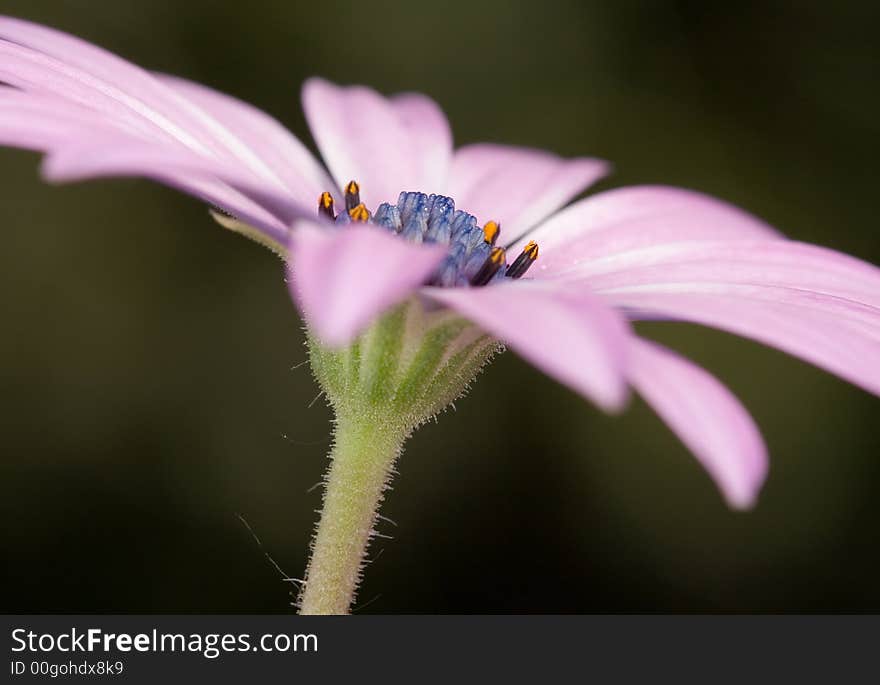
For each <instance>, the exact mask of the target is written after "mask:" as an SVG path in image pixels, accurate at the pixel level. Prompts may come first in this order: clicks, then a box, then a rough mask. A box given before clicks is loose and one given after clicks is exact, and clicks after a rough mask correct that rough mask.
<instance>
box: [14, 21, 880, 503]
mask: <svg viewBox="0 0 880 685" xmlns="http://www.w3.org/2000/svg"><path fill="white" fill-rule="evenodd" d="M0 81H2V82H4V83H6V84H8V87H3V88H2V90H0V143H3V144H6V145H11V146H17V147H23V148H29V149H35V150H40V151H43V152H45V153H46V157H45V160H44V162H43V167H42V168H43V173H44V175H45V177H46V178H47V179H49V180H52V181H69V180H74V179H83V178H88V177H97V176H120V175H138V176H146V177H150V178H153V179H155V180H157V181H160V182H162V183H166V184H168V185H171V186H174V187H176V188H178V189H180V190H182V191H184V192H186V193H189V194H191V195H194V196H196V197H198V198H200V199H201V200H203V201H205V202H207V203H209V204H210V205H212V206H214V207H217V208H219V209H221V210H222V211H223V212H225V213H227V214H228V215H231V216H230V217H220V220H221V221H224V222H225V223H227V224H228V225H233V226H235V227H237V228H238V229H239V230H244V231H253V232H254V235H255V237H257V238H258V239H260V240H262V241H264V242H267V243H270V244H272V245H274V246H275V247H276V248H277V249H279V251H282V252H286V251H287V249H288V247H289V248H290V252H289V254H290V258H289V261H290V267H291V272H292V276H293V278H292V282H293V287H292V292H293V295H294V298H295V300H296V302H297V304H298V306H299V307H300V309H301V311H302V312H303V315H304V318H305V319H306V321H307V322H308V325H309V327H310V328H311V330H312V331H314V332H315V333H316V334H317V335H318V337H319V338H321V340H322V341H324V342H325V343H327V344H330V345H342V344H345V343H347V342H348V341H350V340H351V339H352V338H353V337H354V336H355V335H357V334H358V333H359V332H361V331H362V330H363V329H364V328H365V327H366V326H367V325H368V324H369V323H370V322H371V321H372V320H374V319H375V318H376V317H377V315H379V314H381V313H383V312H384V311H386V310H387V309H388V308H389V307H391V306H392V305H394V304H397V303H399V302H402V301H403V300H405V299H407V298H410V297H412V296H414V295H416V296H419V297H421V298H423V300H424V301H431V302H434V303H436V304H438V305H440V306H442V307H447V308H450V309H452V310H455V311H457V312H458V313H459V314H460V315H462V316H464V317H465V318H467V319H469V320H470V321H472V322H474V323H475V324H477V325H478V326H479V327H481V328H482V329H484V330H485V331H487V332H489V333H490V334H492V335H493V336H495V337H496V338H497V339H499V340H501V341H503V342H504V343H505V344H506V345H507V346H508V347H510V348H511V349H512V350H514V351H515V352H517V353H518V354H520V355H521V356H522V357H524V358H525V359H527V360H529V361H530V362H531V363H533V364H535V365H536V366H538V367H539V368H541V369H542V370H543V371H545V372H546V373H547V374H549V375H550V376H552V377H554V378H556V379H557V380H559V381H560V382H562V383H565V384H567V385H568V386H570V387H572V388H573V389H575V390H576V391H578V392H579V393H581V394H582V395H584V396H585V397H587V398H589V399H591V400H593V401H594V402H596V403H597V404H598V405H599V406H601V407H603V408H605V409H607V410H617V409H620V408H621V407H622V406H623V405H624V403H625V401H626V398H627V393H628V389H629V388H633V389H634V390H635V391H636V392H638V393H639V394H640V395H642V397H644V399H645V400H646V401H647V402H648V403H649V404H650V405H652V406H653V407H654V409H655V410H656V411H657V413H658V414H659V415H660V417H661V418H662V419H663V420H664V421H665V422H666V423H667V424H668V425H669V427H670V428H671V429H672V430H673V431H674V432H675V433H676V434H677V435H678V436H679V437H680V438H681V440H682V441H683V442H684V443H685V444H686V445H687V446H688V447H689V448H690V449H691V450H692V451H693V453H694V454H695V456H696V457H697V459H699V461H700V462H701V463H702V464H703V466H704V467H705V468H706V469H707V471H708V472H709V474H710V475H711V476H712V478H713V479H714V480H715V481H716V483H717V484H718V486H719V488H720V489H721V491H722V493H723V495H724V496H725V498H726V500H727V501H728V503H729V504H730V505H731V506H734V507H748V506H750V505H751V504H752V503H753V502H754V500H755V497H756V494H757V492H758V490H759V489H760V486H761V484H762V482H763V480H764V478H765V475H766V471H767V455H766V449H765V446H764V443H763V440H762V438H761V436H760V434H759V432H758V429H757V428H756V426H755V424H754V422H753V420H752V419H751V417H750V416H749V415H748V413H747V412H746V410H745V409H744V408H743V407H742V405H741V404H740V403H739V402H738V401H737V399H736V398H735V397H734V396H733V395H732V394H731V393H730V392H729V391H728V390H727V389H726V388H725V387H724V386H723V385H722V384H721V383H720V382H719V381H718V380H716V379H715V378H714V377H713V376H711V375H710V374H709V373H707V372H706V371H704V370H703V369H701V368H699V367H698V366H696V365H694V364H693V363H692V362H690V361H688V360H686V359H684V358H682V357H680V356H678V355H677V354H675V353H674V352H672V351H670V350H668V349H666V348H664V347H662V346H660V345H658V344H656V343H653V342H649V341H647V340H644V339H642V338H640V337H638V336H636V335H635V334H634V333H633V331H632V329H631V328H630V326H629V322H630V321H635V320H650V319H663V320H676V321H690V322H697V323H701V324H704V325H707V326H713V327H716V328H720V329H723V330H726V331H730V332H733V333H737V334H739V335H742V336H745V337H750V338H753V339H755V340H758V341H760V342H762V343H764V344H767V345H770V346H773V347H777V348H779V349H781V350H784V351H786V352H788V353H789V354H792V355H795V356H797V357H800V358H802V359H804V360H806V361H809V362H811V363H813V364H815V365H816V366H819V367H821V368H824V369H826V370H827V371H830V372H832V373H835V374H837V375H839V376H841V377H842V378H844V379H846V380H848V381H850V382H851V383H854V384H856V385H858V386H860V387H862V388H864V389H866V390H868V391H870V392H873V393H875V394H880V270H878V269H877V268H875V267H874V266H872V265H870V264H867V263H865V262H862V261H859V260H857V259H855V258H853V257H849V256H846V255H843V254H840V253H837V252H834V251H832V250H828V249H824V248H820V247H815V246H812V245H806V244H803V243H798V242H794V241H790V240H787V239H785V238H784V237H782V236H781V235H779V234H778V233H777V232H775V231H774V230H773V229H771V228H770V227H768V226H767V225H765V224H764V223H762V222H761V221H760V220H758V219H756V218H754V217H752V216H749V215H748V214H746V213H744V212H742V211H740V210H739V209H736V208H734V207H731V206H729V205H727V204H725V203H723V202H720V201H718V200H715V199H712V198H709V197H706V196H704V195H701V194H699V193H696V192H692V191H687V190H681V189H676V188H667V187H659V186H658V187H631V188H621V189H617V190H612V191H608V192H604V193H600V194H598V195H595V196H592V197H589V198H587V199H584V200H579V201H577V202H574V203H573V204H570V205H568V206H567V207H566V206H565V205H566V204H567V203H569V202H570V201H571V200H572V199H573V198H574V197H576V196H577V195H578V194H580V193H581V192H582V191H583V190H585V189H586V188H587V187H588V186H589V185H590V184H591V183H593V182H594V181H596V180H597V179H598V178H600V177H601V176H602V175H603V174H604V173H605V172H606V170H607V167H606V164H605V163H604V162H601V161H598V160H595V159H587V158H577V159H563V158H560V157H557V156H555V155H553V154H550V153H547V152H542V151H538V150H530V149H523V148H516V147H505V146H498V145H469V146H465V147H462V148H458V149H454V148H453V145H452V136H451V133H450V129H449V125H448V123H447V121H446V118H445V117H444V115H443V113H442V112H441V110H440V109H439V108H438V107H437V105H436V104H435V103H434V102H432V101H431V100H430V99H428V98H426V97H424V96H422V95H417V94H404V95H398V96H394V97H391V98H384V97H382V96H380V95H379V94H377V93H376V92H374V91H373V90H370V89H368V88H364V87H359V86H356V87H349V88H343V87H338V86H335V85H333V84H331V83H328V82H326V81H323V80H320V79H311V80H309V81H308V82H307V83H306V84H305V86H304V88H303V106H304V108H305V113H306V117H307V119H308V123H309V126H310V128H311V130H312V133H313V135H314V137H315V141H316V142H317V145H318V148H319V149H320V151H321V154H322V156H323V159H324V161H325V162H326V165H327V168H328V169H329V174H328V173H327V171H325V170H324V168H323V166H322V165H321V163H320V162H319V161H317V160H316V159H315V158H314V157H313V156H312V155H311V154H310V153H309V151H308V150H307V149H306V148H305V147H304V146H303V144H302V143H300V141H298V140H297V139H296V138H295V137H294V136H293V135H292V134H290V133H289V132H288V131H286V130H285V129H284V128H283V127H282V126H281V125H280V124H278V122H276V121H275V120H274V119H272V118H271V117H269V116H268V115H266V114H264V113H263V112H261V111H259V110H257V109H254V108H253V107H251V106H250V105H247V104H245V103H243V102H240V101H238V100H236V99H234V98H232V97H229V96H227V95H224V94H221V93H218V92H215V91H212V90H210V89H208V88H206V87H204V86H201V85H197V84H194V83H190V82H188V81H184V80H182V79H178V78H175V77H171V76H166V75H162V74H152V73H149V72H147V71H144V70H142V69H140V68H138V67H136V66H134V65H132V64H130V63H128V62H126V61H124V60H122V59H120V58H119V57H116V56H114V55H111V54H109V53H107V52H105V51H104V50H101V49H100V48H97V47H95V46H92V45H90V44H88V43H85V42H83V41H80V40H79V39H77V38H74V37H71V36H68V35H66V34H63V33H59V32H57V31H54V30H51V29H48V28H45V27H42V26H38V25H34V24H30V23H28V22H24V21H21V20H17V19H12V18H0ZM351 179H357V181H358V183H359V188H357V191H358V192H359V197H355V194H356V193H355V192H354V187H352V188H349V191H350V192H349V193H348V196H347V197H348V200H349V201H350V204H351V206H350V207H345V208H343V207H341V206H340V207H339V210H340V211H339V214H340V216H342V218H343V221H344V222H346V223H347V222H349V221H351V218H352V216H355V218H358V217H357V215H356V214H355V215H353V214H352V213H351V212H349V211H348V210H349V209H355V208H356V207H357V205H358V203H363V205H364V207H362V208H360V209H358V210H357V211H359V212H362V213H363V212H365V213H363V214H362V215H361V216H360V218H361V219H367V218H369V219H370V220H369V221H361V222H358V221H354V222H352V223H351V225H349V226H346V227H344V228H341V229H338V228H335V227H334V226H332V225H331V223H330V221H329V220H328V219H327V217H326V216H325V217H322V216H320V215H319V214H318V213H317V212H316V201H317V200H318V198H319V197H320V196H321V194H322V193H324V192H325V191H329V192H330V193H331V194H332V195H333V196H334V199H335V200H336V202H337V203H340V205H341V202H342V201H343V199H344V198H346V193H345V191H344V190H343V188H345V187H346V186H347V184H348V182H349V181H350V180H351ZM401 191H407V192H408V193H410V194H409V195H405V196H402V197H401V199H400V201H399V203H398V205H391V204H388V205H386V209H382V210H381V213H380V212H379V209H380V205H381V203H394V202H396V201H397V199H398V194H399V193H401ZM416 192H424V193H434V194H435V195H436V196H439V197H440V198H441V199H439V200H438V199H436V197H429V198H424V196H417V195H416V194H415V193H416ZM420 198H424V199H420ZM450 198H451V200H453V201H454V203H455V206H457V207H458V209H459V212H460V213H459V214H458V215H456V216H458V217H459V218H461V220H462V221H465V222H466V221H469V219H466V216H473V217H479V218H480V220H481V221H489V220H492V221H496V222H498V223H499V224H500V225H501V237H500V238H497V236H495V235H494V228H493V229H487V231H486V233H485V239H484V240H483V241H482V242H481V241H479V240H478V241H477V242H478V243H479V246H478V249H479V250H484V251H485V252H486V255H487V256H486V260H478V259H472V260H470V263H469V264H468V263H466V262H467V261H468V255H469V254H471V253H470V252H468V249H469V248H466V247H461V245H463V242H462V241H465V242H466V240H467V239H470V238H473V236H474V235H477V234H474V232H473V231H474V230H475V229H474V226H473V225H468V226H467V227H465V228H461V230H460V232H459V233H455V230H457V229H455V230H454V227H452V225H451V222H452V221H453V220H454V216H453V214H449V213H448V212H447V209H448V207H446V206H445V205H443V206H442V207H441V204H442V203H444V202H446V201H447V200H448V199H450ZM409 201H412V202H422V203H424V202H428V203H429V205H424V206H423V205H419V208H418V211H420V212H421V211H423V212H424V214H423V215H418V216H416V215H413V216H416V218H413V219H412V221H413V222H415V223H412V224H411V225H409V224H407V223H406V220H405V219H401V218H400V217H399V216H397V218H396V219H395V218H394V216H396V215H394V212H400V211H401V207H402V206H403V205H402V204H401V203H406V202H409ZM430 203H433V204H430ZM426 207H427V208H426ZM433 208H437V212H441V210H442V211H443V212H447V213H446V214H443V215H442V216H440V214H437V216H434V215H430V216H429V214H428V213H429V212H430V211H433ZM460 210H465V211H464V212H461V211H460ZM331 211H332V210H329V208H328V209H327V211H325V214H327V215H329V214H331ZM406 211H408V210H406V208H404V212H403V213H406ZM413 211H415V210H413ZM449 211H453V210H449ZM465 213H467V214H465ZM332 214H333V215H334V216H335V211H332ZM392 215H394V216H392ZM418 217H422V218H418ZM419 221H421V222H422V223H421V224H419V223H418V222H419ZM444 222H445V223H444ZM337 223H338V220H337ZM407 226H409V228H407ZM389 229H392V230H389ZM477 230H480V233H479V235H478V237H480V238H482V237H483V232H482V230H481V229H477ZM490 233H491V234H492V235H490ZM406 238H409V239H406ZM490 238H495V239H496V240H497V245H499V246H500V245H506V246H507V250H506V253H504V252H500V253H498V252H495V253H493V251H492V244H491V243H492V242H493V241H492V240H491V239H490ZM531 241H534V242H537V243H538V244H539V245H540V258H539V260H538V261H537V262H536V263H535V265H534V266H532V268H531V269H529V270H528V272H527V274H526V275H525V277H522V276H523V272H524V271H525V269H526V268H527V267H528V266H531V265H532V262H533V261H534V257H535V256H537V248H534V247H531V246H529V243H530V242H531ZM483 243H485V244H483ZM456 245H459V246H460V247H458V248H456ZM474 249H477V248H474ZM456 250H457V251H456ZM491 255H494V256H491ZM507 255H510V257H511V259H510V260H508V259H507ZM519 255H522V257H521V259H520V261H519V263H518V264H519V265H518V266H516V267H514V266H513V264H512V262H513V261H514V260H515V259H516V257H517V256H519ZM492 260H494V261H492ZM484 267H485V268H484ZM480 268H484V271H483V272H482V273H481V275H479V276H478V274H477V271H478V269H480ZM490 271H491V273H489V272H490ZM426 284H427V285H426Z"/></svg>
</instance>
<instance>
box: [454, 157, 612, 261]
mask: <svg viewBox="0 0 880 685" xmlns="http://www.w3.org/2000/svg"><path fill="white" fill-rule="evenodd" d="M607 171H608V164H607V163H606V162H603V161H601V160H597V159H587V158H576V159H563V158H561V157H557V156H556V155H553V154H551V153H549V152H545V151H543V150H532V149H529V148H518V147H507V146H503V145H491V144H486V143H484V144H478V145H467V146H465V147H462V148H459V149H458V150H456V152H455V156H454V157H453V160H452V170H451V172H450V177H449V185H448V187H447V194H448V195H449V196H450V197H452V198H453V199H454V200H455V206H456V207H457V208H458V209H463V210H465V211H466V212H470V213H471V214H473V215H474V216H476V217H477V220H478V221H479V222H480V223H481V224H482V223H485V222H486V221H489V220H494V221H498V222H500V223H501V240H502V241H503V242H504V243H505V244H510V243H512V242H514V241H515V240H516V239H517V238H519V237H520V236H521V235H523V234H524V233H525V232H526V231H528V230H529V229H530V228H532V227H533V226H535V225H537V224H538V223H539V222H540V221H541V220H542V219H544V218H546V217H547V216H549V215H550V214H552V213H553V212H555V211H556V210H557V209H559V208H560V207H562V206H563V205H564V204H565V203H566V202H568V201H569V200H571V199H572V198H573V197H575V196H576V195H578V194H579V193H581V192H582V191H584V190H585V189H586V188H587V187H588V186H589V185H591V184H593V183H595V182H596V181H597V180H599V179H600V178H601V177H602V176H604V175H605V174H606V173H607Z"/></svg>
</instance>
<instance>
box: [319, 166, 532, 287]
mask: <svg viewBox="0 0 880 685" xmlns="http://www.w3.org/2000/svg"><path fill="white" fill-rule="evenodd" d="M318 213H319V214H320V215H321V216H324V217H326V218H328V219H330V220H331V221H335V222H336V223H337V224H340V225H342V224H349V223H352V222H360V223H369V224H372V225H374V226H379V227H381V228H385V229H387V230H388V231H391V232H392V233H394V234H395V235H399V236H400V237H401V238H403V239H404V240H409V241H412V242H414V243H435V244H439V245H446V246H447V247H448V251H447V253H446V258H445V259H444V260H443V261H442V262H441V263H440V265H439V266H438V267H437V270H436V271H435V273H434V274H433V275H432V276H431V278H430V279H429V280H428V284H429V285H438V286H443V287H454V286H460V287H461V286H483V285H488V284H490V283H495V282H498V281H500V280H502V279H504V278H521V277H522V276H523V274H525V273H526V271H528V270H529V267H530V266H531V265H532V264H533V263H534V262H535V260H536V259H537V258H538V245H537V243H535V242H530V243H529V244H528V245H526V247H525V249H524V250H523V251H522V253H521V254H520V255H519V256H518V257H517V258H516V259H515V260H514V261H513V263H512V264H508V263H507V253H506V252H505V250H504V248H503V247H499V246H497V245H496V244H495V243H496V242H497V241H498V236H499V235H500V234H501V226H500V225H499V224H498V223H497V222H495V221H489V222H487V223H486V224H484V225H483V226H482V227H480V226H479V225H478V224H477V219H476V217H474V216H473V215H472V214H468V213H467V212H464V211H462V210H460V209H456V208H455V201H454V200H453V199H452V198H450V197H446V196H445V195H435V194H433V193H432V194H430V195H426V194H425V193H418V192H409V191H404V192H402V193H400V196H399V197H398V198H397V204H394V205H392V204H389V203H388V202H383V203H382V204H380V205H379V206H378V207H376V211H375V213H373V214H370V211H369V210H368V209H367V208H366V207H365V206H364V204H363V203H362V202H361V199H360V187H359V186H358V184H357V183H355V182H354V181H351V182H350V183H349V184H348V185H347V186H345V211H341V212H339V214H336V211H335V202H334V200H333V196H332V195H331V194H330V193H328V192H324V193H322V194H321V197H320V199H319V200H318Z"/></svg>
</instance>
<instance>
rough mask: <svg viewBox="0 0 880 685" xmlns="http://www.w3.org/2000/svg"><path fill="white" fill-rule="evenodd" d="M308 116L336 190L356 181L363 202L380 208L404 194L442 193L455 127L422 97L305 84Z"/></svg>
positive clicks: (325, 83) (312, 82)
mask: <svg viewBox="0 0 880 685" xmlns="http://www.w3.org/2000/svg"><path fill="white" fill-rule="evenodd" d="M302 101H303V110H304V111H305V115H306V119H307V121H308V123H309V128H311V130H312V135H313V136H314V138H315V142H316V143H317V144H318V148H319V150H320V151H321V155H322V156H323V158H324V161H325V162H326V163H327V166H328V167H329V168H330V171H331V173H332V174H333V177H334V178H335V179H336V184H337V186H338V187H339V188H342V187H343V186H344V185H345V184H346V183H348V181H350V180H353V179H354V180H356V181H357V182H358V183H359V184H360V186H361V199H362V200H363V201H364V203H365V204H366V205H367V206H368V207H370V208H375V206H376V205H378V204H379V203H380V202H391V203H394V202H396V201H397V196H398V194H399V193H400V192H401V191H403V190H419V191H423V192H439V190H440V186H439V184H440V183H441V182H442V181H443V179H444V178H445V177H446V173H447V170H448V164H449V157H450V154H451V147H452V142H451V134H450V133H449V125H448V124H447V123H446V118H445V117H444V115H443V113H442V112H441V111H440V109H439V108H438V107H437V105H435V104H434V103H433V102H432V101H431V100H429V99H428V98H426V97H424V96H421V95H410V94H407V95H403V96H398V97H397V98H394V99H391V100H389V99H386V98H384V97H382V96H381V95H379V94H378V93H377V92H376V91H374V90H372V89H370V88H366V87H364V86H349V87H341V86H337V85H335V84H332V83H330V82H329V81H325V80H324V79H320V78H311V79H309V80H308V81H306V82H305V84H304V85H303V91H302Z"/></svg>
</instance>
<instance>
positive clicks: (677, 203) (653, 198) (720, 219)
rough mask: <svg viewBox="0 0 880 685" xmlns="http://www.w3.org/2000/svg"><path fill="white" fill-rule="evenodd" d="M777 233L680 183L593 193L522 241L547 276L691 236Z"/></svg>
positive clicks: (743, 236) (750, 236) (538, 269)
mask: <svg viewBox="0 0 880 685" xmlns="http://www.w3.org/2000/svg"><path fill="white" fill-rule="evenodd" d="M777 237H781V236H779V234H778V233H777V232H776V231H775V230H774V229H772V228H771V227H770V226H768V225H767V224H766V223H764V222H763V221H761V220H760V219H757V218H756V217H754V216H751V215H750V214H747V213H746V212H744V211H742V210H741V209H738V208H736V207H734V206H733V205H730V204H727V203H726V202H722V201H720V200H717V199H715V198H712V197H709V196H708V195H703V194H701V193H697V192H694V191H691V190H685V189H682V188H670V187H664V186H631V187H627V188H618V189H615V190H609V191H606V192H604V193H599V194H598V195H593V196H592V197H588V198H586V199H584V200H580V201H579V202H575V203H574V204H573V205H571V206H570V207H566V208H565V209H563V210H562V211H560V212H559V213H557V214H555V215H553V216H552V217H550V218H549V219H548V220H547V221H545V222H544V223H543V224H541V225H540V226H539V227H538V228H536V229H535V230H534V231H532V232H531V233H530V234H529V235H528V236H527V237H526V238H524V239H522V240H521V241H520V243H519V244H518V245H517V246H516V247H515V248H514V249H513V250H512V251H511V253H512V254H518V253H519V252H520V250H521V249H522V247H523V244H524V243H525V242H526V240H534V241H536V242H537V243H538V244H539V245H540V248H541V257H540V261H539V262H538V264H537V265H536V266H535V267H533V269H532V274H533V275H534V274H537V273H541V274H544V275H547V276H551V275H554V274H556V273H562V272H565V271H566V270H569V269H572V268H576V267H577V265H579V264H582V263H584V262H588V261H591V260H594V259H597V258H601V257H608V256H610V255H614V254H617V253H620V252H626V251H631V250H635V249H639V248H646V247H652V246H655V245H662V244H666V243H673V242H681V241H696V240H713V241H717V240H760V239H773V238H777Z"/></svg>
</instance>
